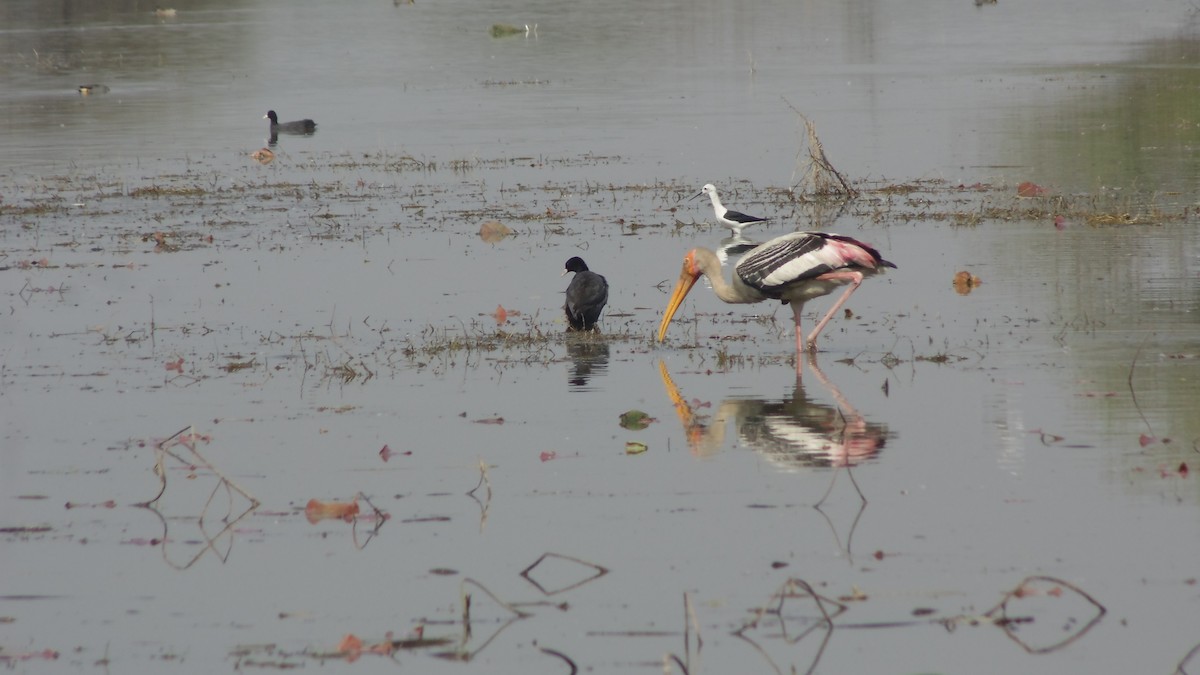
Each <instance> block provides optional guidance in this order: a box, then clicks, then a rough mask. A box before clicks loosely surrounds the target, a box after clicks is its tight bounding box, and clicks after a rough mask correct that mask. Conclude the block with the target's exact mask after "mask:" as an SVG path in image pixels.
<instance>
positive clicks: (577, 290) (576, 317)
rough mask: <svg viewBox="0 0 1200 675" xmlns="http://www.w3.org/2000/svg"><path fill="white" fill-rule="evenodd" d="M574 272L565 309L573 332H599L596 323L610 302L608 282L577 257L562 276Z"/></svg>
mask: <svg viewBox="0 0 1200 675" xmlns="http://www.w3.org/2000/svg"><path fill="white" fill-rule="evenodd" d="M569 272H574V273H575V277H574V278H573V279H571V283H570V285H568V286H567V302H566V304H565V305H563V309H564V310H566V312H567V321H568V322H569V323H570V324H571V330H597V326H596V322H598V321H599V320H600V312H602V311H603V310H604V305H605V304H606V303H607V302H608V281H607V280H606V279H605V278H604V277H602V276H600V275H599V274H596V273H595V272H593V271H591V270H589V269H588V266H587V263H585V262H583V258H580V257H579V256H575V257H574V258H571V259H570V260H568V261H567V264H566V266H565V267H564V269H563V273H562V275H561V276H565V275H566V274H567V273H569Z"/></svg>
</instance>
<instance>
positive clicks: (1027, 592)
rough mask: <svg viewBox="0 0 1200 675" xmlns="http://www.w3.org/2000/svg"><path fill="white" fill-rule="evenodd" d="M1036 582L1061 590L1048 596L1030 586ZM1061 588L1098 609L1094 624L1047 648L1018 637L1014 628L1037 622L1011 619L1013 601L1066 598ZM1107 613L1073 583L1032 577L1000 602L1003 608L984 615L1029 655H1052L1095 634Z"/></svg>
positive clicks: (996, 607)
mask: <svg viewBox="0 0 1200 675" xmlns="http://www.w3.org/2000/svg"><path fill="white" fill-rule="evenodd" d="M1036 581H1041V582H1046V583H1049V584H1053V585H1054V586H1056V587H1057V588H1052V589H1051V590H1049V591H1046V592H1044V593H1043V592H1038V591H1034V590H1033V589H1032V587H1031V586H1030V584H1031V582H1036ZM1061 588H1066V589H1067V590H1070V591H1072V592H1073V593H1075V595H1076V596H1078V597H1080V598H1082V599H1083V600H1084V601H1085V602H1087V603H1088V604H1090V605H1091V606H1092V607H1094V608H1095V609H1096V615H1095V616H1093V617H1092V618H1091V620H1090V621H1088V622H1087V623H1086V624H1085V625H1084V626H1083V627H1082V628H1080V629H1079V630H1077V631H1075V632H1074V633H1072V634H1071V635H1070V636H1068V637H1067V638H1065V639H1063V640H1059V641H1058V642H1055V643H1053V644H1050V645H1047V646H1045V647H1034V646H1033V645H1030V644H1028V643H1027V642H1025V641H1024V640H1023V639H1022V638H1021V637H1020V636H1018V635H1017V632H1016V631H1015V630H1014V629H1013V626H1016V625H1018V624H1022V623H1028V622H1029V621H1032V620H1033V619H1032V618H1026V617H1009V616H1008V602H1009V600H1012V599H1014V598H1016V599H1020V598H1024V597H1028V596H1031V595H1047V596H1051V597H1054V598H1058V597H1061V595H1062V591H1061ZM997 612H999V614H998V615H997ZM1107 613H1108V609H1106V608H1105V607H1104V605H1102V604H1100V602H1099V601H1098V600H1096V599H1095V598H1093V597H1092V596H1091V595H1089V594H1088V593H1087V592H1085V591H1084V590H1083V589H1082V588H1080V587H1078V586H1076V585H1074V584H1072V583H1071V582H1069V581H1064V580H1062V579H1059V578H1057V577H1047V576H1039V575H1034V576H1028V577H1025V578H1024V579H1022V580H1021V583H1019V584H1017V586H1016V587H1015V588H1013V589H1012V590H1011V591H1009V592H1007V593H1005V594H1004V598H1003V599H1002V600H1000V603H999V604H997V605H996V606H995V607H993V608H991V609H989V610H988V611H986V612H984V613H983V616H984V617H985V618H987V619H989V620H991V621H992V623H994V624H995V625H997V626H1000V627H1001V628H1003V629H1004V634H1005V635H1007V636H1008V637H1009V638H1010V639H1012V641H1013V642H1016V643H1017V644H1019V645H1021V648H1022V649H1024V650H1025V651H1026V652H1029V653H1030V654H1048V653H1050V652H1053V651H1057V650H1059V649H1062V648H1063V647H1066V646H1067V645H1069V644H1071V643H1072V642H1075V641H1076V640H1078V639H1079V638H1081V637H1083V636H1084V634H1085V633H1087V632H1088V631H1089V630H1091V629H1092V627H1093V626H1095V625H1096V624H1097V623H1099V622H1100V619H1102V618H1104V615H1105V614H1107Z"/></svg>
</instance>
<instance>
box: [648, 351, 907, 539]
mask: <svg viewBox="0 0 1200 675" xmlns="http://www.w3.org/2000/svg"><path fill="white" fill-rule="evenodd" d="M808 366H809V369H810V370H811V371H812V373H813V375H815V376H816V379H817V381H818V382H819V383H820V385H821V387H823V388H824V389H825V390H826V392H828V394H829V395H830V397H832V398H833V401H834V403H833V404H832V405H831V404H828V403H819V402H817V401H815V400H813V399H812V398H810V397H809V394H808V392H807V391H806V390H805V386H804V383H803V382H802V381H801V380H800V379H799V378H797V380H796V388H795V390H794V392H793V394H792V397H791V398H790V399H782V400H766V399H761V398H745V397H731V398H727V399H725V400H724V401H721V402H720V403H719V404H715V405H714V408H713V410H712V412H711V414H701V413H700V412H698V411H699V409H700V408H701V407H702V406H701V404H698V403H694V402H691V403H690V402H689V401H688V399H686V398H684V396H683V394H682V393H681V392H680V390H679V387H678V386H676V384H675V382H674V381H673V380H672V379H671V374H670V373H669V372H668V371H667V366H666V364H665V363H663V362H662V361H660V362H659V364H658V368H659V375H660V376H661V377H662V381H663V386H664V387H665V388H666V390H667V396H668V397H669V398H670V399H671V403H672V404H673V405H674V406H675V413H676V414H677V415H678V416H679V421H680V422H681V423H682V424H683V432H684V435H685V437H686V438H687V444H688V447H689V449H690V450H691V452H692V454H693V455H695V456H697V457H707V456H710V455H714V454H716V453H717V452H720V451H721V450H722V448H724V446H725V441H726V433H727V428H728V426H729V423H730V422H732V423H733V427H734V430H735V432H736V434H737V440H738V442H739V443H740V444H742V445H745V446H747V447H749V448H751V449H753V450H754V451H755V452H757V453H758V454H759V455H760V456H761V457H762V458H764V459H765V460H767V462H769V463H770V464H772V465H773V466H775V467H776V468H778V469H779V470H780V471H785V472H798V471H802V470H808V469H820V468H833V469H838V470H839V471H836V472H835V473H834V474H833V478H832V479H831V480H830V482H829V487H828V488H827V489H826V491H825V494H824V495H822V496H821V499H820V500H819V501H817V502H816V503H815V504H814V505H813V506H814V507H815V508H817V509H818V510H820V507H821V504H822V503H824V501H825V500H826V498H827V497H828V496H829V494H830V493H831V492H832V491H833V486H834V484H835V482H836V481H837V475H838V473H840V469H843V468H844V469H846V473H847V475H848V476H849V477H850V481H851V483H852V484H853V485H854V489H855V491H856V493H857V494H858V497H859V499H860V500H861V505H862V508H860V510H859V513H858V516H861V515H862V510H863V509H865V508H866V502H867V500H866V497H865V496H863V493H862V490H860V489H859V487H858V483H857V481H855V480H854V474H853V473H852V472H851V469H853V468H854V467H855V466H858V465H860V464H863V463H866V462H870V461H873V460H875V459H877V458H878V457H879V455H880V453H881V452H882V451H883V448H884V446H885V445H886V444H887V440H888V437H889V435H890V433H889V431H888V427H887V425H884V424H877V423H871V422H868V421H867V420H866V418H864V417H863V415H862V413H860V412H859V411H858V410H857V409H856V408H855V407H854V406H853V405H851V404H850V402H849V401H848V400H847V399H846V397H845V396H844V395H843V394H842V392H841V391H840V390H839V389H838V388H837V386H836V385H834V384H833V383H832V382H831V381H830V380H829V378H828V377H826V376H825V373H824V372H822V371H821V369H820V367H819V366H818V365H817V361H816V355H815V354H811V353H810V354H808ZM822 513H823V512H822ZM858 516H856V517H855V519H854V524H853V525H851V527H850V533H849V534H848V535H847V537H846V550H847V552H848V551H849V547H850V537H852V536H853V530H854V526H855V525H857V523H858ZM830 526H831V527H832V526H833V524H832V523H830ZM834 536H835V537H837V532H836V528H834ZM838 538H839V540H840V537H838Z"/></svg>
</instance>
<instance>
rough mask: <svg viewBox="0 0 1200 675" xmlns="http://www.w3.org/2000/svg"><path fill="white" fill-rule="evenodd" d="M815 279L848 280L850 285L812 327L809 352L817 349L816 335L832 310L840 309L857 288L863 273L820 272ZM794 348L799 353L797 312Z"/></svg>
mask: <svg viewBox="0 0 1200 675" xmlns="http://www.w3.org/2000/svg"><path fill="white" fill-rule="evenodd" d="M817 279H823V280H826V281H849V282H850V287H849V288H847V289H846V292H845V293H842V297H840V298H838V301H837V302H835V303H833V307H830V308H829V312H828V313H827V314H825V318H823V319H821V322H820V323H818V324H817V327H816V328H814V329H813V332H811V333H809V334H808V350H809V351H811V352H815V351H817V336H818V335H820V334H821V329H823V328H825V324H827V323H829V320H830V319H832V318H833V314H834V312H836V311H838V310H839V309H841V307H842V305H844V304H845V303H846V299H847V298H849V297H850V294H851V293H853V292H854V291H856V290H858V286H859V284H861V283H862V280H863V275H862V272H854V271H842V272H829V273H826V274H822V275H821V276H819V277H817ZM796 349H797V350H798V351H797V353H799V350H800V314H799V313H797V314H796Z"/></svg>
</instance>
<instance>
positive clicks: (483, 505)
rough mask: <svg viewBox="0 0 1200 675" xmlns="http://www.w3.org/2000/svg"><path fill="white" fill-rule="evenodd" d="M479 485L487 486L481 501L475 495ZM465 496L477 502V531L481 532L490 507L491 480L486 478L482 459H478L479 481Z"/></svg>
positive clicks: (484, 464)
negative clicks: (485, 495)
mask: <svg viewBox="0 0 1200 675" xmlns="http://www.w3.org/2000/svg"><path fill="white" fill-rule="evenodd" d="M480 487H486V488H487V497H486V498H485V499H484V500H483V501H479V497H476V496H475V492H476V491H477V490H479V488H480ZM467 496H468V497H470V498H471V499H474V500H475V503H477V504H479V531H480V532H483V528H484V525H486V524H487V516H488V509H489V508H491V505H492V481H491V479H490V478H488V466H487V463H485V462H484V461H483V460H482V459H480V460H479V482H478V483H477V484H476V485H475V487H473V488H471V491H470V492H468V493H467Z"/></svg>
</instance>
